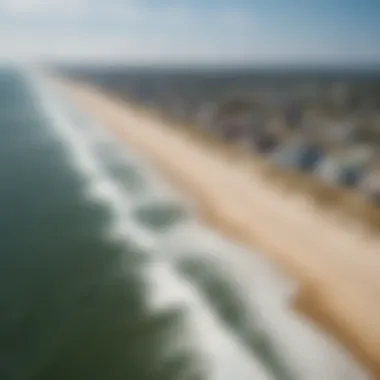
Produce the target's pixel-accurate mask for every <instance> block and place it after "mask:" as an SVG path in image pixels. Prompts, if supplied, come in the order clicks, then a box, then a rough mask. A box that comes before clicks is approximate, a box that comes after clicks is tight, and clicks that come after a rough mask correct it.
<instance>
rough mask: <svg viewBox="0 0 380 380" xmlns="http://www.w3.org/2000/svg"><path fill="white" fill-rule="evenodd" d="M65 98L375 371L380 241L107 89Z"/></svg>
mask: <svg viewBox="0 0 380 380" xmlns="http://www.w3.org/2000/svg"><path fill="white" fill-rule="evenodd" d="M58 85H59V86H61V87H62V88H63V89H64V90H65V91H67V92H68V94H69V95H70V96H71V97H72V99H73V100H75V101H76V102H77V104H78V105H80V106H81V107H82V108H83V109H84V110H86V111H87V112H89V113H90V114H91V116H92V117H93V118H94V119H96V120H98V121H100V122H101V123H102V124H103V125H105V126H106V127H107V128H109V130H110V131H111V132H112V133H114V134H116V135H117V136H119V137H120V139H122V140H125V142H126V143H127V144H128V145H129V146H130V148H131V149H132V150H134V151H135V152H136V153H138V154H140V155H142V156H144V157H146V158H147V159H148V160H149V161H150V162H151V163H152V164H153V165H154V166H155V167H156V168H157V169H159V170H160V171H161V173H162V174H163V175H165V176H167V178H168V179H169V180H170V181H172V182H173V183H175V184H176V185H177V186H178V187H179V188H180V189H181V190H182V191H183V192H184V193H186V194H187V195H188V196H190V197H191V198H192V199H194V200H195V201H196V203H197V204H198V205H199V208H200V213H201V215H202V217H203V219H204V220H205V222H207V223H208V224H211V225H212V226H213V227H215V228H217V229H218V230H219V231H221V232H222V233H224V234H225V235H227V236H229V237H231V238H232V239H234V240H236V241H238V242H240V243H241V244H243V245H245V246H247V247H250V248H252V249H254V250H257V249H259V250H260V251H262V252H265V254H266V255H267V256H268V258H270V259H271V260H272V261H273V262H275V263H276V264H278V265H279V266H280V267H282V268H283V270H284V271H285V272H287V273H288V274H289V275H290V276H292V277H294V278H296V279H297V280H298V281H299V283H300V289H301V290H300V293H299V296H298V297H297V299H296V300H295V306H296V307H297V309H299V310H300V311H302V312H304V313H307V314H308V315H309V316H310V317H311V318H312V319H313V320H314V321H315V322H316V323H317V324H321V325H322V326H323V327H324V328H325V329H327V330H328V331H330V332H331V333H332V334H334V335H335V336H336V337H337V338H338V339H339V340H340V341H342V342H343V343H344V344H345V345H346V346H347V347H348V348H349V349H350V350H351V351H352V352H353V353H354V354H355V355H356V356H357V358H358V359H359V360H360V361H361V362H362V363H364V364H365V365H367V366H368V367H369V368H370V369H371V370H372V371H373V372H374V374H375V377H376V378H380V302H379V299H380V298H379V296H380V276H379V273H380V239H379V238H378V237H369V236H367V235H365V234H364V233H362V232H361V231H360V230H359V229H356V228H355V227H354V226H351V227H350V226H347V225H344V226H343V225H342V224H340V223H338V221H337V220H336V219H333V218H331V217H330V216H329V215H328V214H327V213H325V212H323V211H322V210H321V211H320V212H317V211H316V210H315V209H314V208H313V206H311V204H310V202H309V200H308V199H307V198H302V197H299V196H297V197H295V196H291V195H286V194H284V192H281V191H278V189H277V188H276V187H275V186H274V185H273V184H271V183H270V182H269V181H268V180H267V179H266V178H265V176H264V175H263V174H262V172H261V170H260V167H259V166H257V168H256V169H255V167H252V165H248V164H246V163H244V162H243V161H241V162H236V161H235V160H231V159H230V158H229V157H228V156H227V155H221V154H220V153H219V152H217V151H215V150H213V149H212V148H211V147H207V144H199V143H198V142H197V141H196V139H192V138H190V137H189V136H188V135H186V134H184V132H183V131H182V130H180V129H178V130H173V129H172V128H170V127H169V126H168V125H166V124H165V123H164V122H162V121H160V120H159V119H157V118H154V117H153V116H152V115H149V114H147V113H144V112H141V111H139V110H136V109H135V108H134V107H133V106H131V105H129V104H127V103H125V102H122V101H120V100H118V99H116V98H113V97H112V96H110V95H108V94H104V93H101V92H99V91H97V90H95V89H93V88H90V87H84V86H83V85H79V84H74V83H68V82H66V83H62V82H60V83H59V84H58Z"/></svg>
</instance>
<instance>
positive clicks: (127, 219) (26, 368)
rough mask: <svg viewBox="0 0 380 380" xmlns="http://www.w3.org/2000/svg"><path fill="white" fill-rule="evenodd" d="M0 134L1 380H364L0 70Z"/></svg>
mask: <svg viewBox="0 0 380 380" xmlns="http://www.w3.org/2000/svg"><path fill="white" fill-rule="evenodd" d="M0 134H1V136H0V146H1V148H0V155H1V160H0V167H1V169H0V173H1V179H2V181H1V186H0V210H1V218H0V260H1V261H0V281H1V287H0V305H1V308H0V311H1V313H0V378H1V379H4V380H7V379H9V380H18V379H20V380H24V379H25V380H32V379H33V380H61V379H62V380H69V379H70V380H76V379H78V380H79V379H80V380H87V379H88V380H90V379H91V380H96V379H99V380H103V379H106V380H119V379H120V380H121V379H136V380H137V379H138V380H144V379H152V380H153V379H155V380H156V379H157V380H159V379H163V380H164V379H165V380H169V379H189V380H190V379H194V380H195V379H207V380H208V379H210V380H214V379H215V380H230V379H232V378H236V379H239V380H245V379H247V380H248V379H249V380H251V379H276V380H277V379H284V380H288V379H289V380H293V379H294V380H295V379H303V380H314V379H315V380H320V379H326V380H327V379H328V380H330V379H331V380H338V379H339V380H340V379H345V380H349V379H355V380H358V379H369V378H370V377H369V375H368V374H367V373H366V371H365V370H364V369H363V368H360V366H359V365H357V364H356V363H355V362H354V361H353V359H352V358H351V357H350V356H349V355H348V354H347V352H345V350H343V348H342V347H340V346H339V345H338V344H336V343H335V342H333V341H332V340H331V339H330V338H329V337H327V336H326V335H325V334H323V333H322V332H320V331H318V330H316V328H314V327H313V326H312V325H311V324H310V323H309V322H308V321H306V320H305V319H303V318H301V317H300V316H297V315H295V314H294V312H293V311H292V310H291V308H290V300H291V297H292V295H293V294H294V292H295V291H296V290H297V284H295V283H293V282H292V281H291V280H290V279H288V278H285V277H284V276H283V275H282V274H281V273H280V272H279V271H278V270H277V269H276V268H274V267H273V266H272V265H271V264H270V263H269V262H268V261H267V260H266V259H265V256H264V255H261V254H260V253H258V252H248V251H247V250H245V249H244V248H243V247H239V246H237V245H236V244H233V243H232V242H229V241H228V240H227V239H225V238H224V237H222V236H220V235H218V233H217V232H215V231H212V230H210V229H208V228H206V227H204V226H203V225H202V224H201V222H200V221H199V219H198V218H197V209H196V206H195V205H194V204H192V203H191V201H190V200H188V199H186V198H185V197H183V195H182V194H180V193H178V192H177V191H176V190H175V189H174V188H172V187H171V186H170V184H168V183H166V182H165V181H164V180H163V179H162V178H161V176H160V175H159V173H157V172H156V171H154V170H153V169H152V168H151V166H150V164H149V162H148V161H146V160H144V159H143V158H142V157H138V156H136V155H135V154H134V153H133V152H132V150H130V149H129V147H128V146H127V145H125V144H124V143H123V144H122V143H121V142H119V141H118V140H116V139H115V138H114V137H113V136H111V135H108V134H107V131H106V129H103V128H102V126H101V125H99V124H98V123H96V122H95V121H94V120H92V119H91V117H90V116H89V115H85V114H84V113H83V112H81V110H80V109H78V108H77V107H76V105H75V104H73V103H72V102H71V100H70V99H68V98H67V97H66V96H65V95H64V94H62V93H59V92H58V91H57V90H56V88H55V87H54V86H52V85H51V83H50V81H49V80H48V79H47V78H44V77H41V76H40V75H38V74H36V73H33V72H29V71H25V70H16V69H13V68H2V69H0Z"/></svg>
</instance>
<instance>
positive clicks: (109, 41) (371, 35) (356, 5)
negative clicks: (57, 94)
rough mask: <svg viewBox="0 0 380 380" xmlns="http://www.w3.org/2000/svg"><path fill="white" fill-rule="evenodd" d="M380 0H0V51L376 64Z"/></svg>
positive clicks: (136, 59)
mask: <svg viewBox="0 0 380 380" xmlns="http://www.w3.org/2000/svg"><path fill="white" fill-rule="evenodd" d="M379 1H380V0H356V1H354V0H235V1H233V0H211V1H207V0H177V1H174V0H173V1H165V0H140V1H138V0H124V1H123V0H120V1H117V0H0V47H1V49H0V50H1V51H0V57H2V58H8V57H16V58H26V59H27V58H35V57H37V58H40V57H46V58H64V59H74V60H105V61H112V60H117V61H126V62H131V63H140V62H144V63H156V62H163V63H177V62H185V63H190V64H191V63H203V62H204V63H219V64H241V63H258V64H262V63H267V62H269V63H280V64H281V63H305V62H310V63H339V64H340V63H342V64H351V63H352V64H380V6H379Z"/></svg>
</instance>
